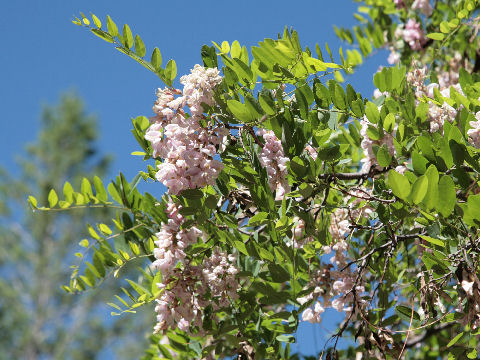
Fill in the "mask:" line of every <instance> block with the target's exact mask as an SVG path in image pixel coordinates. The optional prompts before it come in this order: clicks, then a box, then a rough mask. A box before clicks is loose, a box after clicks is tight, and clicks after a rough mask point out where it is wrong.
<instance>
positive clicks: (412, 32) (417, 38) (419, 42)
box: [402, 19, 426, 51]
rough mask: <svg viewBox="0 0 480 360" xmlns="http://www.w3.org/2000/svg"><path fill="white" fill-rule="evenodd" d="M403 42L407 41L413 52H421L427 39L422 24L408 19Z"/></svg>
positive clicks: (403, 33)
mask: <svg viewBox="0 0 480 360" xmlns="http://www.w3.org/2000/svg"><path fill="white" fill-rule="evenodd" d="M402 36H403V40H405V42H406V43H408V45H410V47H411V48H412V50H416V51H418V50H421V49H422V47H423V45H424V44H425V42H426V38H425V36H424V34H423V29H422V27H421V24H420V23H418V22H417V21H416V20H415V19H408V21H407V23H406V24H405V29H404V30H403V32H402Z"/></svg>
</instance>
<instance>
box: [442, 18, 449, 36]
mask: <svg viewBox="0 0 480 360" xmlns="http://www.w3.org/2000/svg"><path fill="white" fill-rule="evenodd" d="M440 31H441V32H442V33H444V34H448V33H449V32H450V31H451V30H450V26H448V22H446V21H442V22H441V23H440Z"/></svg>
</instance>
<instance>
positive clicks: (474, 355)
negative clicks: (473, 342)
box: [467, 349, 477, 359]
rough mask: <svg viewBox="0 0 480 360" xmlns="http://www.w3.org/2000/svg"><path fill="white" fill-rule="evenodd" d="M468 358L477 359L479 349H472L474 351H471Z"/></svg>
mask: <svg viewBox="0 0 480 360" xmlns="http://www.w3.org/2000/svg"><path fill="white" fill-rule="evenodd" d="M467 358H469V359H476V358H477V349H472V351H470V352H469V353H468V354H467Z"/></svg>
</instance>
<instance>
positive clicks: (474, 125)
mask: <svg viewBox="0 0 480 360" xmlns="http://www.w3.org/2000/svg"><path fill="white" fill-rule="evenodd" d="M475 119H476V121H470V129H468V131H467V135H468V138H469V140H470V142H471V143H473V145H474V146H475V147H476V148H480V111H479V112H477V113H476V114H475Z"/></svg>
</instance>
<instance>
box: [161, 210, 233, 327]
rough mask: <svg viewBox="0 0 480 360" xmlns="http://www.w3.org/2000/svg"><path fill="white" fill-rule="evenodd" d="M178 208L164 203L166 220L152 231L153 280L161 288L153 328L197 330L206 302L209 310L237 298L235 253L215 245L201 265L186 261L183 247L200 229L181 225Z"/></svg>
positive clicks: (216, 308)
mask: <svg viewBox="0 0 480 360" xmlns="http://www.w3.org/2000/svg"><path fill="white" fill-rule="evenodd" d="M179 210H180V207H179V206H177V205H175V204H173V203H169V204H168V205H167V210H166V212H167V214H168V217H169V219H168V222H167V223H166V224H164V225H163V226H162V229H161V230H160V232H158V233H157V234H156V236H157V241H155V245H156V246H157V247H156V248H155V249H154V256H155V258H156V259H157V260H156V261H155V262H154V263H153V264H152V266H153V267H154V268H156V269H159V270H160V271H161V273H162V282H160V283H157V284H156V285H157V287H158V288H159V289H160V290H162V292H161V294H160V296H159V297H158V298H157V299H156V302H157V306H156V307H155V312H156V313H157V324H156V326H155V329H154V331H155V332H161V331H163V332H164V331H166V330H167V329H168V328H175V327H178V328H179V329H180V330H182V331H186V332H191V333H193V332H195V333H196V334H201V333H202V315H203V310H204V308H205V307H206V306H207V305H209V304H211V305H212V308H213V311H217V310H218V309H220V308H222V307H226V306H228V305H229V304H230V301H232V300H235V299H237V298H238V295H237V291H238V288H239V284H238V282H237V280H236V277H235V275H236V274H237V273H238V269H237V268H236V266H235V262H236V257H235V255H227V254H226V253H223V252H220V251H219V250H218V249H215V250H214V251H213V254H212V256H211V257H210V258H206V259H204V261H203V263H202V264H201V265H193V264H192V263H191V262H190V261H188V260H187V258H186V254H185V251H184V250H185V249H186V247H188V246H189V245H191V244H194V243H196V241H197V239H198V238H199V237H202V236H203V233H202V231H200V230H199V229H198V228H196V227H194V226H192V227H190V228H189V229H182V225H183V223H184V218H183V216H182V215H181V214H180V213H179ZM179 262H181V263H182V265H181V266H179V264H178V263H179Z"/></svg>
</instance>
